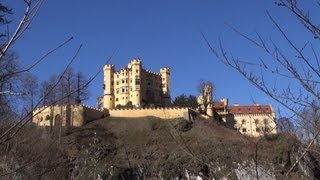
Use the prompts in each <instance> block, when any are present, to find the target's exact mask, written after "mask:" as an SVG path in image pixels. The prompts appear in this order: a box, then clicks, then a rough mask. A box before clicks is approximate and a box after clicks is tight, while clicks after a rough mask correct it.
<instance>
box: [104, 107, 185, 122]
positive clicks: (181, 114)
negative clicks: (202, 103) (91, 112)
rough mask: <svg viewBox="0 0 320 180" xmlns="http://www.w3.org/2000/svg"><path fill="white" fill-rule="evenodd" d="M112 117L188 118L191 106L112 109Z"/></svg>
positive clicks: (110, 111) (110, 112)
mask: <svg viewBox="0 0 320 180" xmlns="http://www.w3.org/2000/svg"><path fill="white" fill-rule="evenodd" d="M109 114H110V116H111V117H132V118H135V117H145V116H154V117H158V118H161V119H176V118H185V119H186V118H188V115H189V108H180V107H166V108H131V109H130V108H127V109H110V110H109Z"/></svg>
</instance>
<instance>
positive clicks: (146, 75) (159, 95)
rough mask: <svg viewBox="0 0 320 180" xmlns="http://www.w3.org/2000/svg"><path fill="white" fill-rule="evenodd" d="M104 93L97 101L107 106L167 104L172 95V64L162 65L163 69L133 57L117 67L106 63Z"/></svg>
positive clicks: (109, 107)
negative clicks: (153, 69) (150, 68)
mask: <svg viewBox="0 0 320 180" xmlns="http://www.w3.org/2000/svg"><path fill="white" fill-rule="evenodd" d="M103 72H104V84H103V93H104V94H103V97H102V98H99V100H98V104H99V105H101V104H102V106H103V108H105V109H114V108H116V107H121V106H128V105H130V106H134V107H144V106H146V105H148V106H150V105H153V106H162V107H165V106H168V105H170V103H171V97H170V68H161V69H160V73H155V72H151V71H148V70H145V69H143V67H142V61H141V60H140V59H133V60H131V62H130V63H129V64H128V66H127V67H125V68H122V69H120V70H119V71H115V66H114V65H111V64H107V65H105V66H104V68H103Z"/></svg>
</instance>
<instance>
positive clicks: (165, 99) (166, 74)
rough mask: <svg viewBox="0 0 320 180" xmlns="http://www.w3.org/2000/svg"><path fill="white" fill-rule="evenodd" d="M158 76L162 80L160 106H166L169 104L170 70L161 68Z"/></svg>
mask: <svg viewBox="0 0 320 180" xmlns="http://www.w3.org/2000/svg"><path fill="white" fill-rule="evenodd" d="M160 75H161V79H162V93H163V94H162V105H163V106H168V105H170V104H171V97H170V68H161V69H160Z"/></svg>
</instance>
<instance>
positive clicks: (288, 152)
mask: <svg viewBox="0 0 320 180" xmlns="http://www.w3.org/2000/svg"><path fill="white" fill-rule="evenodd" d="M24 131H25V132H24V133H21V134H18V138H16V140H15V141H11V142H10V145H9V146H8V147H9V148H5V149H2V150H3V151H7V153H5V154H7V156H6V157H4V156H3V157H1V166H0V167H1V171H2V172H9V170H10V169H11V170H15V168H16V167H20V168H18V169H17V170H16V172H15V173H11V174H8V175H6V176H2V177H5V178H9V179H11V178H12V177H13V176H15V177H19V178H20V179H26V178H28V179H57V178H58V179H70V178H71V177H72V178H75V179H160V178H162V179H174V178H179V179H188V178H189V179H192V178H196V177H197V176H199V177H201V178H202V179H213V178H214V179H223V178H225V179H247V178H251V179H252V178H255V177H256V169H257V170H258V173H259V179H309V178H310V177H306V176H305V175H308V174H309V175H310V176H314V177H319V175H318V174H316V173H313V174H312V172H311V170H313V171H314V172H317V170H318V169H317V168H319V166H318V161H316V160H317V159H319V157H316V156H315V155H311V154H309V155H308V156H309V157H310V158H312V161H310V162H312V166H313V167H312V168H306V167H304V168H302V169H303V170H305V171H306V172H307V170H310V171H309V172H308V173H302V171H301V168H299V166H297V167H296V168H295V169H294V172H293V173H291V176H290V177H285V175H284V173H285V172H286V171H287V170H288V168H289V167H290V166H291V165H292V164H293V163H294V159H295V157H296V154H297V152H298V143H299V142H298V141H297V140H296V139H295V138H294V137H291V136H289V135H286V134H281V135H277V136H272V137H267V138H264V139H262V140H260V141H259V142H258V145H257V150H258V151H257V154H256V146H255V143H254V142H257V139H252V138H249V137H246V136H243V135H241V134H240V133H238V132H236V131H234V130H231V129H228V128H225V127H224V126H222V125H220V124H217V123H214V122H209V121H197V122H195V123H189V122H186V121H184V120H174V121H168V120H160V119H156V118H154V117H146V118H139V119H124V118H110V117H109V118H106V119H100V120H97V121H94V122H91V123H89V124H87V125H85V126H84V127H81V128H73V129H68V130H66V129H59V128H54V129H52V130H51V131H50V128H47V129H44V128H40V127H37V128H36V127H28V128H26V129H25V130H24ZM22 134H23V135H22ZM59 134H61V139H60V138H59ZM18 142H19V143H18ZM21 142H22V143H21ZM17 154H19V155H17ZM256 155H257V156H256ZM255 157H257V166H255V159H256V158H255ZM8 159H10V160H11V161H8ZM308 163H309V162H307V161H305V163H304V164H307V165H308ZM301 167H303V166H301ZM199 177H198V178H199ZM19 178H18V179H19Z"/></svg>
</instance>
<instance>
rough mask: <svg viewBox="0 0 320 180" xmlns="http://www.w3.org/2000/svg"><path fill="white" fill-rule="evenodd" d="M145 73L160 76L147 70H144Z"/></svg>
mask: <svg viewBox="0 0 320 180" xmlns="http://www.w3.org/2000/svg"><path fill="white" fill-rule="evenodd" d="M144 71H145V72H146V73H149V74H153V75H158V76H160V73H156V72H153V71H149V70H144Z"/></svg>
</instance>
